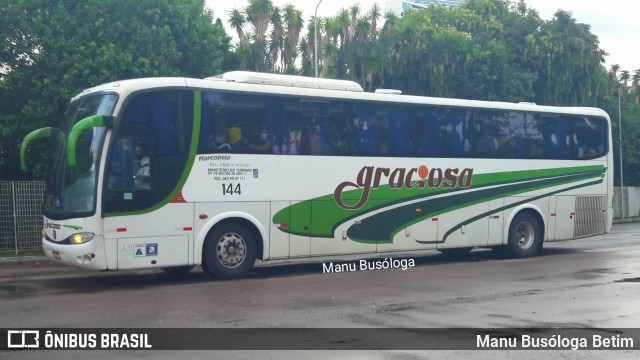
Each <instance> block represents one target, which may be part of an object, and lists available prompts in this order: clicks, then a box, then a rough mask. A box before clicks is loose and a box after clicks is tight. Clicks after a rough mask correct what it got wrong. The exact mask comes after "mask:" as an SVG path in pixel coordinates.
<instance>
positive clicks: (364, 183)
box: [333, 165, 473, 210]
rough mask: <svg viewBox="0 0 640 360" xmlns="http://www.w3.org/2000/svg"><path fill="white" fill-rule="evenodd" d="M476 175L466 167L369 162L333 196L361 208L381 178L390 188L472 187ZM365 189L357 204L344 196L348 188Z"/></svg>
mask: <svg viewBox="0 0 640 360" xmlns="http://www.w3.org/2000/svg"><path fill="white" fill-rule="evenodd" d="M415 174H418V177H419V178H420V180H417V181H414V180H413V177H414V175H415ZM472 179H473V169H471V168H465V169H462V171H461V170H460V169H459V168H449V169H444V170H443V169H440V168H431V169H429V168H428V167H427V166H425V165H422V166H420V167H417V168H411V169H405V168H396V169H393V170H391V169H390V168H375V167H373V166H365V167H363V168H362V169H360V172H359V173H358V177H357V178H356V182H351V181H345V182H342V183H340V184H338V186H337V187H336V189H335V191H334V192H333V198H334V200H335V202H336V204H338V206H340V207H341V208H343V209H347V210H357V209H360V208H361V207H363V206H364V204H366V202H367V200H368V199H369V193H370V192H371V189H378V188H379V187H380V183H381V182H383V181H384V182H385V183H387V185H389V188H390V189H403V188H407V189H413V188H416V187H417V188H419V189H424V188H425V187H429V188H440V187H442V188H444V189H447V188H455V187H457V188H470V187H471V182H472ZM347 189H350V190H353V189H362V195H361V196H360V199H358V201H357V202H356V203H355V204H353V205H348V204H345V202H344V201H343V199H342V194H343V192H344V191H345V190H347Z"/></svg>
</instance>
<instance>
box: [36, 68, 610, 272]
mask: <svg viewBox="0 0 640 360" xmlns="http://www.w3.org/2000/svg"><path fill="white" fill-rule="evenodd" d="M314 84H315V85H314ZM314 87H315V88H314ZM87 109H89V110H87ZM83 111H88V112H87V113H83ZM67 116H68V118H69V120H68V121H69V124H68V128H66V129H62V130H61V132H62V133H63V134H64V137H63V139H62V140H61V144H60V146H59V148H58V151H59V158H58V161H59V163H57V165H56V166H55V168H54V169H53V171H52V176H51V179H50V180H49V186H48V190H47V196H46V199H45V205H44V214H45V218H44V223H45V225H44V230H43V239H42V244H43V249H44V251H45V254H46V255H47V256H48V257H51V258H53V259H56V260H58V261H60V262H63V263H66V264H69V265H73V266H77V267H81V268H85V269H92V270H105V269H110V270H116V269H142V268H155V267H159V268H171V267H188V266H196V265H201V266H203V268H204V269H205V270H206V271H208V272H209V273H211V274H212V275H214V276H217V277H220V278H234V277H240V276H243V275H245V274H246V273H247V272H248V271H249V270H250V269H251V267H252V266H253V264H254V261H255V259H256V258H257V259H262V260H264V261H266V260H271V259H288V258H303V257H311V256H328V255H340V254H376V253H383V252H394V251H413V250H416V251H420V250H429V249H437V250H441V251H443V252H446V251H468V250H469V249H471V248H473V247H498V246H503V247H505V248H509V249H510V250H511V251H512V253H513V254H514V255H516V256H517V257H525V256H532V255H534V254H535V253H537V251H538V250H539V249H540V248H541V246H542V243H543V242H546V241H555V240H566V239H574V238H578V237H583V236H590V235H595V234H601V233H604V232H607V231H609V230H610V228H611V223H612V216H613V209H612V194H613V191H612V186H613V173H612V165H613V161H612V151H611V131H610V120H609V117H608V115H607V114H606V113H605V112H604V111H602V110H600V109H593V108H564V107H549V106H538V105H534V104H512V103H501V102H484V101H472V100H457V99H445V98H430V97H417V96H405V95H398V94H397V93H396V92H389V91H384V92H381V93H365V92H362V91H361V89H358V86H357V84H354V83H350V82H345V81H335V82H333V81H331V80H324V79H323V80H322V81H320V82H316V79H306V78H300V77H291V76H287V77H282V76H278V75H265V74H255V73H231V74H227V75H226V76H223V77H222V78H210V79H205V80H197V79H186V78H152V79H139V80H127V81H120V82H113V83H109V84H105V85H101V86H98V87H95V88H92V89H88V90H86V91H84V92H83V93H81V94H80V95H78V96H77V97H75V98H74V99H73V100H72V102H71V105H70V109H69V111H68V114H67ZM89 116H93V118H92V120H91V121H84V122H83V121H81V120H82V118H86V117H89ZM74 131H75V135H74V134H72V133H73V132H74ZM254 132H255V133H256V134H254ZM260 134H267V135H266V136H264V135H263V136H262V138H261V139H260V138H259V135H260ZM240 136H242V138H239V137H240ZM34 138H35V136H34V137H32V138H31V139H30V140H33V139H34ZM247 140H248V141H247ZM216 141H218V142H216ZM220 142H221V143H220ZM251 142H257V143H258V145H255V144H251ZM26 143H28V141H26ZM223 143H226V145H225V144H223ZM138 150H140V151H146V152H147V153H148V156H149V158H150V164H151V180H149V185H147V187H146V188H144V187H142V188H140V187H138V186H137V185H138V184H139V182H140V180H139V178H136V168H135V167H136V166H139V165H140V161H136V160H135V159H134V157H135V156H136V155H137V152H138ZM75 157H77V159H76V158H75ZM71 159H72V160H71ZM138 174H139V172H138ZM134 178H135V179H134Z"/></svg>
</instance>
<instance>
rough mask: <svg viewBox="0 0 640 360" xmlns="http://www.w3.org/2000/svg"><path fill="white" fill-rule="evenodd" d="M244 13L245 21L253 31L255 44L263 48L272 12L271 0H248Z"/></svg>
mask: <svg viewBox="0 0 640 360" xmlns="http://www.w3.org/2000/svg"><path fill="white" fill-rule="evenodd" d="M245 11H246V13H247V20H249V22H251V24H252V25H253V28H254V30H255V37H256V44H257V45H258V46H261V47H263V46H264V45H265V40H266V33H267V28H268V27H269V22H270V20H271V13H272V12H273V3H272V2H271V0H250V1H249V6H247V8H246V10H245Z"/></svg>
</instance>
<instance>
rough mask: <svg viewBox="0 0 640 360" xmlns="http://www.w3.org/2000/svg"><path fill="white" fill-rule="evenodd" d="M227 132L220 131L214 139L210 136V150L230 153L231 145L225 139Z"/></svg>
mask: <svg viewBox="0 0 640 360" xmlns="http://www.w3.org/2000/svg"><path fill="white" fill-rule="evenodd" d="M227 134H228V131H220V132H218V133H217V134H216V136H215V139H214V138H213V135H211V136H210V140H211V141H210V145H209V147H210V148H211V150H214V151H217V152H229V151H231V145H230V144H229V141H228V139H227V137H228V135H227Z"/></svg>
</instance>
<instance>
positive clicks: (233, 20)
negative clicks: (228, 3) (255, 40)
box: [229, 9, 249, 50]
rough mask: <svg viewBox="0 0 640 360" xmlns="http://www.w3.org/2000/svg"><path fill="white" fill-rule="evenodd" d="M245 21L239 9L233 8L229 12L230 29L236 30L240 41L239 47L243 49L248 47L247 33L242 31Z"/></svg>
mask: <svg viewBox="0 0 640 360" xmlns="http://www.w3.org/2000/svg"><path fill="white" fill-rule="evenodd" d="M246 23H247V19H246V18H245V17H244V15H243V14H242V12H240V10H238V9H233V10H232V11H230V12H229V25H231V28H232V29H235V30H236V33H237V34H238V40H239V41H240V48H241V49H243V50H248V49H249V40H248V39H247V35H246V34H245V33H244V29H243V28H244V25H245V24H246Z"/></svg>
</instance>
